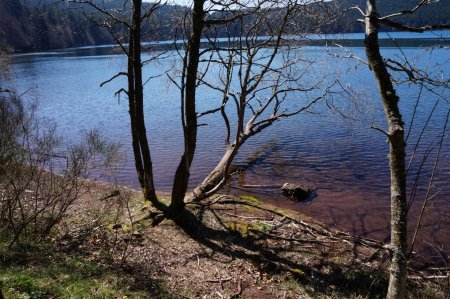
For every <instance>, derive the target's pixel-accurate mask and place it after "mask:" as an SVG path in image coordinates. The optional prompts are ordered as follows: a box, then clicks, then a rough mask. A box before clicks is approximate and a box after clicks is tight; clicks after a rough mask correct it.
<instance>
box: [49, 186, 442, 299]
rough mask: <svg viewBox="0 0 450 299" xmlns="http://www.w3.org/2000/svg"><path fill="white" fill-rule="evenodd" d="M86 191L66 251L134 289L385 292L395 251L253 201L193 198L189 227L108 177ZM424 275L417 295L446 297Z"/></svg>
mask: <svg viewBox="0 0 450 299" xmlns="http://www.w3.org/2000/svg"><path fill="white" fill-rule="evenodd" d="M112 195H115V196H112ZM88 197H89V199H88V198H86V199H84V200H82V201H80V202H78V203H76V204H75V205H74V207H73V209H72V210H71V212H70V214H71V217H70V218H69V219H70V220H69V221H67V222H66V223H65V225H64V227H65V228H64V229H63V230H62V231H64V235H63V236H62V237H61V238H60V241H59V243H58V246H59V248H60V249H61V250H62V251H64V252H66V253H67V254H73V253H76V254H83V255H84V256H86V258H87V259H89V260H91V261H92V262H93V263H102V264H104V265H108V266H111V267H112V268H115V269H121V271H123V273H124V274H123V275H132V276H133V278H134V280H133V281H134V282H135V283H134V285H133V286H130V287H131V288H137V289H140V290H146V292H147V294H148V298H378V297H379V298H382V297H384V296H385V293H386V289H387V265H388V261H389V254H388V250H387V249H386V247H385V246H384V245H383V244H381V243H380V242H377V241H374V240H367V239H363V238H359V237H355V236H351V235H348V234H346V233H343V232H340V231H337V230H332V229H329V228H327V227H325V226H323V225H321V224H320V223H317V222H315V221H314V220H313V219H308V218H306V217H304V216H302V215H300V214H298V213H295V212H292V211H286V210H280V209H277V208H276V207H273V206H268V205H265V204H263V203H261V202H259V201H258V200H257V199H255V198H251V197H246V196H242V197H240V198H236V197H230V196H226V195H217V196H215V197H213V198H211V199H209V201H207V202H204V203H202V204H201V205H200V204H190V205H188V212H187V213H186V214H185V215H183V222H184V223H189V224H190V225H189V227H183V226H180V225H177V224H176V223H175V222H174V221H173V220H167V219H166V220H164V221H162V223H160V224H159V225H157V226H153V225H152V218H151V217H149V215H150V216H151V215H152V213H151V212H152V211H153V209H152V207H151V205H150V204H148V203H145V202H144V201H143V198H142V196H141V195H140V193H139V192H136V191H133V190H129V189H122V188H119V189H114V190H111V188H110V187H109V186H108V185H107V184H104V185H101V186H99V187H98V188H95V190H94V192H93V193H91V194H90V196H88ZM160 197H161V198H164V197H165V195H164V194H160ZM92 198H96V199H92ZM425 268H426V266H425ZM422 269H424V267H422ZM414 273H416V272H414ZM417 273H420V272H417ZM417 273H416V274H414V275H415V276H417V275H418V274H417ZM418 277H419V278H418V280H417V279H416V280H411V283H410V284H409V288H410V292H411V294H415V295H414V298H420V297H422V298H430V297H435V298H445V296H446V294H445V290H442V289H441V290H440V291H438V290H437V289H436V288H435V285H434V284H433V283H431V282H430V281H428V280H425V278H424V276H423V275H422V276H418ZM421 278H422V279H421ZM424 283H425V284H424Z"/></svg>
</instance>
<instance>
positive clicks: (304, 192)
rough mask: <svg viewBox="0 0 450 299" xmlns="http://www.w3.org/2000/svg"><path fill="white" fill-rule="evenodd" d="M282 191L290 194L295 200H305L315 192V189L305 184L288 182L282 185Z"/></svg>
mask: <svg viewBox="0 0 450 299" xmlns="http://www.w3.org/2000/svg"><path fill="white" fill-rule="evenodd" d="M281 192H282V193H283V195H285V196H289V197H291V198H292V199H294V200H297V201H303V200H306V199H307V198H308V197H309V196H310V195H311V194H312V193H313V192H314V189H312V188H308V187H306V186H303V185H298V184H289V183H286V184H284V185H283V187H281Z"/></svg>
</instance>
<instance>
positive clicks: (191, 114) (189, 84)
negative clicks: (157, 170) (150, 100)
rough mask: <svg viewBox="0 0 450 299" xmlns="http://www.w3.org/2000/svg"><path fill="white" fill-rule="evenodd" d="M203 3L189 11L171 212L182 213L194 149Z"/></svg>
mask: <svg viewBox="0 0 450 299" xmlns="http://www.w3.org/2000/svg"><path fill="white" fill-rule="evenodd" d="M203 4H204V0H195V1H194V9H193V11H192V32H191V35H190V37H189V42H188V60H187V69H186V83H185V86H183V88H184V97H183V98H182V99H181V100H182V101H183V103H182V118H183V133H184V153H183V155H182V157H181V161H180V163H179V164H178V168H177V170H176V172H175V178H174V182H173V187H172V198H171V203H170V208H171V210H173V211H176V210H178V211H180V210H182V209H184V206H185V202H184V197H185V195H186V191H187V188H188V184H189V177H190V169H191V164H192V160H193V159H194V153H195V148H196V145H197V112H196V111H195V110H196V108H195V106H196V105H195V104H196V103H195V101H196V89H197V71H198V64H199V60H200V40H201V35H202V31H203V27H204V20H203V18H204V8H203Z"/></svg>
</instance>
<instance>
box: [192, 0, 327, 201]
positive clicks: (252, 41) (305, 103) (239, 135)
mask: <svg viewBox="0 0 450 299" xmlns="http://www.w3.org/2000/svg"><path fill="white" fill-rule="evenodd" d="M308 5H309V3H305V2H302V3H299V2H298V1H263V2H261V3H260V7H261V9H260V10H259V11H258V13H254V14H252V15H249V16H239V18H238V21H236V22H234V23H233V24H226V28H225V29H226V30H225V32H227V33H228V37H227V38H226V41H225V42H224V40H223V39H222V40H219V39H216V38H214V35H213V34H214V31H210V32H209V35H208V41H209V45H210V47H209V48H207V49H205V50H204V51H203V52H202V53H204V54H209V56H207V57H206V58H205V61H204V63H205V64H206V71H207V70H208V69H210V68H211V69H215V70H216V71H217V69H219V71H218V72H219V73H220V74H221V76H220V77H219V80H214V81H211V80H207V79H206V78H207V76H205V74H204V73H203V74H202V75H201V76H200V84H204V85H206V86H208V87H209V88H211V89H212V90H215V91H216V92H218V94H220V95H221V97H222V101H221V105H220V107H219V108H217V109H212V110H210V111H206V112H204V113H199V115H198V117H202V116H204V115H205V114H208V113H214V112H220V114H221V116H222V119H223V121H224V124H225V130H226V133H225V146H226V150H225V153H224V155H223V157H222V159H221V160H220V162H219V163H218V164H217V166H216V167H215V168H214V169H213V171H212V172H211V173H210V174H209V175H208V176H207V177H206V178H205V179H204V180H203V182H202V183H201V184H199V185H198V186H197V187H196V188H195V189H194V191H193V196H192V198H191V200H194V201H199V200H202V199H204V198H206V197H209V196H211V195H212V194H214V193H216V192H217V191H218V190H219V189H220V188H221V187H222V186H223V185H224V184H225V183H226V182H227V180H228V177H229V168H230V165H231V163H232V161H233V159H234V157H235V156H236V155H237V153H238V151H239V149H240V148H241V147H242V145H243V144H244V143H245V142H246V141H247V140H248V139H249V138H251V137H252V136H254V135H256V134H258V133H260V132H262V131H263V130H264V129H266V128H267V127H269V126H271V125H272V124H273V123H275V122H277V121H279V120H281V119H283V118H287V117H291V116H294V115H297V114H299V113H300V112H302V111H307V110H308V109H309V108H310V107H311V106H312V105H313V104H314V103H316V102H317V101H319V100H320V99H322V98H323V97H324V96H325V95H326V94H327V93H328V92H329V89H330V88H331V87H332V85H333V82H331V83H330V82H328V84H329V86H328V88H324V87H323V86H322V85H324V84H325V83H324V82H323V81H324V78H320V77H319V76H317V78H316V79H315V82H313V83H311V82H309V83H307V82H306V80H305V77H306V75H307V73H308V68H309V67H310V66H311V65H313V64H314V63H315V62H314V61H306V60H304V59H303V57H302V56H301V55H298V49H299V47H298V45H297V44H296V39H295V37H297V38H298V36H296V35H295V34H298V26H297V25H296V22H297V20H298V16H299V15H300V13H302V12H304V11H305V10H306V9H307V8H308ZM314 5H318V3H317V2H315V3H314ZM230 15H233V14H232V13H230ZM274 20H275V21H274ZM233 26H235V27H237V28H239V29H238V30H236V29H235V28H233ZM232 31H233V32H235V31H238V33H237V34H234V35H233V34H232ZM211 35H213V37H211ZM263 35H267V36H268V37H267V38H262V39H261V36H263ZM215 79H216V77H215ZM322 83H323V84H322ZM320 88H321V89H322V92H318V90H319V89H320ZM230 110H231V111H233V112H235V113H230Z"/></svg>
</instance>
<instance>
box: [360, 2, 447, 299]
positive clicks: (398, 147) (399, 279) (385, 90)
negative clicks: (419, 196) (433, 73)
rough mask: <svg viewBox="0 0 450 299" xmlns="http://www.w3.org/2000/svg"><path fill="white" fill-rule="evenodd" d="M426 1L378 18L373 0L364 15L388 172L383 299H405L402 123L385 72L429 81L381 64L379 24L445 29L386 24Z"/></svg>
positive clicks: (392, 63)
mask: <svg viewBox="0 0 450 299" xmlns="http://www.w3.org/2000/svg"><path fill="white" fill-rule="evenodd" d="M428 4H429V1H425V0H422V1H417V5H416V6H415V7H413V8H412V9H410V10H404V11H401V12H398V13H393V14H391V15H388V16H384V17H381V16H379V15H378V13H377V7H376V0H367V2H366V13H365V19H364V23H365V33H366V40H365V46H366V56H367V59H368V64H369V67H370V69H371V71H372V73H373V75H374V77H375V80H376V82H377V85H378V91H379V95H380V98H381V101H382V103H383V107H384V111H385V115H386V120H387V124H388V130H387V131H386V132H384V133H385V134H386V135H387V137H388V142H389V162H390V172H391V244H390V249H391V265H390V276H389V287H388V293H387V298H390V299H403V298H406V281H407V263H408V251H407V250H408V248H407V211H408V208H407V197H406V164H405V155H406V154H405V153H406V143H405V133H404V123H403V120H402V116H401V114H400V110H399V106H398V103H399V97H398V96H397V95H396V91H395V88H394V86H393V80H392V78H391V75H390V74H389V72H388V68H390V69H392V70H394V71H399V72H405V73H408V74H409V80H411V81H412V82H413V83H415V82H416V81H419V82H420V81H421V80H429V78H416V75H418V74H419V72H417V71H416V70H409V69H407V68H406V67H404V66H402V65H401V64H399V63H397V62H395V61H392V60H390V59H387V60H385V59H384V58H383V57H382V55H381V53H380V48H379V42H378V31H379V27H380V25H381V24H383V25H387V26H391V27H393V28H395V29H398V30H404V31H413V32H423V31H425V30H432V29H445V28H448V26H447V25H430V26H425V27H421V28H412V27H407V26H404V25H402V24H400V23H397V22H395V21H392V20H390V19H391V18H393V17H398V16H401V15H405V14H412V13H414V12H415V11H416V10H418V9H419V8H420V7H422V6H425V5H428Z"/></svg>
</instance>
